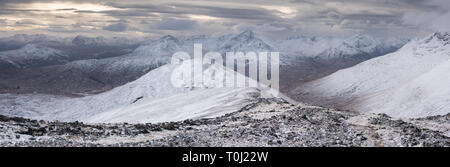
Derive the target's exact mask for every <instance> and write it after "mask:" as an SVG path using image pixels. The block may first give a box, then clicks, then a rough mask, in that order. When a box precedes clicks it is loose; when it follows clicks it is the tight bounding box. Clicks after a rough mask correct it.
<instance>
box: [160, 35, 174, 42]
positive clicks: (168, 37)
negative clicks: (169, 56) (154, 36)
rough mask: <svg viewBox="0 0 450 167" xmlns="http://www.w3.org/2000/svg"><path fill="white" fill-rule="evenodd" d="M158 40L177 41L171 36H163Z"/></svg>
mask: <svg viewBox="0 0 450 167" xmlns="http://www.w3.org/2000/svg"><path fill="white" fill-rule="evenodd" d="M159 40H170V41H176V40H177V38H175V37H174V36H172V35H165V36H163V37H161V38H160V39H159Z"/></svg>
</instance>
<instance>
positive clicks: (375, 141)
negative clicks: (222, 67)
mask: <svg viewBox="0 0 450 167" xmlns="http://www.w3.org/2000/svg"><path fill="white" fill-rule="evenodd" d="M449 122H450V117H449V115H446V116H436V117H429V118H426V119H417V120H416V119H414V120H395V119H392V118H390V117H389V116H387V115H383V114H359V113H353V112H348V111H336V110H332V109H326V108H321V107H314V106H307V105H303V104H298V105H292V104H289V103H286V102H284V101H281V100H277V99H259V100H258V102H255V103H251V104H249V105H247V106H246V107H244V108H242V109H241V110H240V111H237V112H234V113H230V114H227V115H225V116H221V117H217V118H209V119H194V120H184V121H178V122H165V123H157V124H150V123H147V124H127V123H122V124H103V123H102V124H84V123H81V122H71V123H63V122H47V121H34V120H28V119H23V118H10V117H4V116H0V132H1V133H0V146H132V147H143V146H288V147H294V146H318V147H319V146H339V147H341V146H342V147H349V146H376V147H384V146H405V147H433V146H445V147H448V146H450V137H449V136H448V131H447V132H445V131H442V130H445V128H444V129H439V128H436V127H435V126H428V125H429V124H443V123H445V124H447V125H448V124H449ZM430 127H431V128H430ZM447 130H448V129H447ZM446 135H447V136H446Z"/></svg>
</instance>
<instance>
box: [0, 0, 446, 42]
mask: <svg viewBox="0 0 450 167" xmlns="http://www.w3.org/2000/svg"><path fill="white" fill-rule="evenodd" d="M68 1H69V2H72V3H76V4H82V3H89V4H95V5H101V7H107V8H101V7H99V8H98V9H97V8H95V5H94V8H92V7H90V8H86V9H84V8H83V7H82V6H81V5H79V6H76V5H73V6H67V7H62V8H61V9H52V10H53V11H50V10H49V9H44V8H43V9H40V8H37V9H36V7H34V8H32V9H30V8H22V7H23V6H26V5H27V4H29V3H35V2H39V3H52V2H55V3H56V2H68ZM68 1H56V0H0V19H2V16H8V17H6V18H9V17H13V18H14V17H17V19H16V21H17V20H18V21H17V23H16V24H15V25H16V26H18V27H19V26H25V25H33V24H35V25H42V26H44V25H43V24H41V21H42V20H43V19H46V20H47V21H46V22H45V23H46V24H49V25H50V24H52V22H53V20H52V19H54V20H57V21H55V22H61V24H66V26H65V27H64V26H59V27H58V26H53V27H50V26H48V27H49V31H50V29H51V30H52V31H53V32H56V31H60V32H63V31H68V32H69V31H70V32H75V31H77V30H79V31H80V32H83V31H85V30H86V28H89V30H90V31H96V30H99V31H102V32H105V33H108V32H109V31H113V32H131V31H139V32H144V33H147V32H148V29H149V28H150V29H152V33H157V32H156V31H160V32H161V33H166V32H165V30H173V32H176V31H178V30H179V31H180V33H189V32H191V31H185V30H192V32H194V31H195V30H198V29H201V28H204V29H209V30H210V31H211V32H214V31H215V30H216V29H217V31H219V30H230V31H236V30H241V29H248V28H252V29H255V30H256V31H258V30H259V31H268V32H269V31H270V32H273V31H279V32H286V31H294V32H299V31H303V30H305V31H306V30H308V29H309V30H310V31H312V32H314V31H316V32H319V31H321V32H329V33H341V32H342V31H344V30H350V31H352V32H353V31H355V32H356V31H357V32H370V31H377V32H381V31H383V30H384V31H386V32H388V31H391V30H392V29H401V28H404V30H403V31H416V28H417V27H418V28H422V29H433V30H434V29H440V30H445V29H446V28H448V27H450V26H447V24H448V21H445V20H446V18H448V17H446V16H450V13H449V10H450V9H449V8H448V7H446V6H448V5H447V4H450V3H449V2H450V1H448V0H273V1H270V0H249V1H240V0H215V1H205V0H190V1H183V0H170V1H152V0H150V1H137V0H129V1H115V0H94V1H92V0H68ZM285 9H286V10H285ZM350 9H351V10H350ZM45 12H48V13H45ZM74 17H76V18H74ZM202 17H203V20H202ZM25 18H26V19H31V20H24V19H25ZM49 18H50V19H49ZM55 18H58V19H55ZM436 18H439V19H436ZM33 19H34V20H33ZM121 19H122V20H128V22H125V21H120V20H121ZM195 19H198V20H195ZM208 19H211V20H213V21H211V20H208ZM92 20H99V22H98V23H97V24H90V25H89V26H86V24H87V23H89V22H91V21H92ZM117 20H119V21H117ZM9 22H10V23H14V22H11V20H9ZM0 24H3V25H4V24H6V21H3V22H2V21H1V20H0ZM212 24H213V25H212ZM13 25H14V24H13ZM74 25H76V26H74ZM424 25H429V26H424ZM42 26H39V27H41V28H42ZM412 26H415V27H416V28H414V29H413V28H411V27H412ZM44 27H45V26H44ZM205 27H206V28H205ZM66 29H67V30H66ZM104 30H106V31H104ZM109 33H110V32H109ZM319 33H320V32H319ZM162 35H164V34H162ZM183 35H184V34H183Z"/></svg>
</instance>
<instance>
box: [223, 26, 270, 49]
mask: <svg viewBox="0 0 450 167" xmlns="http://www.w3.org/2000/svg"><path fill="white" fill-rule="evenodd" d="M219 49H220V51H222V53H225V52H238V51H240V52H263V51H266V52H267V51H272V50H273V49H272V47H271V46H269V45H268V44H267V43H266V42H264V41H263V40H261V39H259V38H258V37H256V35H255V33H254V32H253V31H244V32H242V33H240V34H238V35H236V36H234V37H232V38H230V39H228V40H227V41H226V42H224V43H223V44H222V45H221V46H220V48H219Z"/></svg>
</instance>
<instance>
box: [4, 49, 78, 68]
mask: <svg viewBox="0 0 450 167" xmlns="http://www.w3.org/2000/svg"><path fill="white" fill-rule="evenodd" d="M68 59H69V56H68V55H67V54H66V53H64V52H63V51H60V50H57V49H53V48H48V47H45V46H40V45H35V44H28V45H26V46H24V47H22V48H20V49H17V50H10V51H4V52H0V69H21V68H29V67H39V66H47V65H53V64H63V63H66V62H67V61H68Z"/></svg>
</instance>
